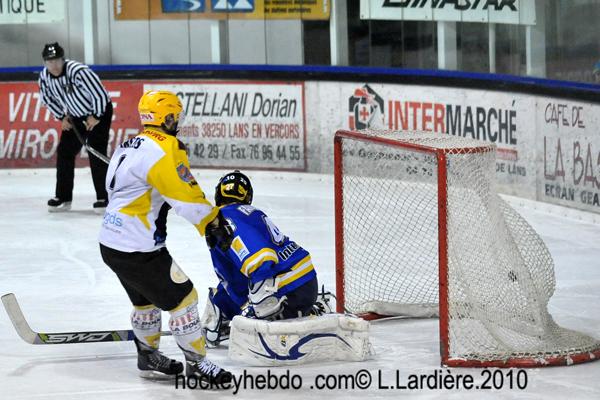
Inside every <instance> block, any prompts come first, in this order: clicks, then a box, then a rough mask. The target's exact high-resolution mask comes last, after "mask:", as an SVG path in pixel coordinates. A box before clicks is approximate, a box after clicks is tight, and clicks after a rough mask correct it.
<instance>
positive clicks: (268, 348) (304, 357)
mask: <svg viewBox="0 0 600 400" xmlns="http://www.w3.org/2000/svg"><path fill="white" fill-rule="evenodd" d="M372 354H373V351H372V347H371V343H370V342H369V323H368V322H367V321H365V320H363V319H360V318H357V317H353V316H349V315H343V314H325V315H321V316H319V317H315V316H311V317H303V318H295V319H289V320H283V321H265V320H259V319H251V318H245V317H242V316H236V317H234V318H233V321H232V322H231V333H230V337H229V357H230V358H231V359H232V360H236V361H242V362H244V363H246V364H248V365H253V366H281V365H297V364H305V363H310V362H316V361H333V360H336V361H364V360H366V359H367V358H369V356H370V355H372Z"/></svg>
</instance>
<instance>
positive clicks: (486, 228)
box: [336, 131, 600, 366]
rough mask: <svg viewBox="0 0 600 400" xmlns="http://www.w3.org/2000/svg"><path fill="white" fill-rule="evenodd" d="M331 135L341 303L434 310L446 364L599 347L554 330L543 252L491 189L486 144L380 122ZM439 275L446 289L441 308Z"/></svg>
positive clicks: (540, 359)
mask: <svg viewBox="0 0 600 400" xmlns="http://www.w3.org/2000/svg"><path fill="white" fill-rule="evenodd" d="M373 138H384V140H388V139H391V140H392V142H390V143H382V142H378V141H376V140H377V139H375V140H373ZM336 142H337V143H336V146H341V147H339V148H338V150H339V151H338V155H339V156H341V157H338V160H337V162H336V174H339V175H338V182H339V183H341V187H340V186H338V187H336V196H338V201H339V200H341V203H339V202H338V207H337V208H338V209H337V210H336V212H337V213H338V215H337V217H336V218H337V222H336V223H337V224H338V225H340V224H341V225H340V226H341V229H338V232H341V237H339V236H340V235H338V238H337V239H338V243H339V244H340V245H341V244H342V243H343V245H342V249H341V250H342V252H343V257H342V260H338V269H339V271H338V272H339V274H341V275H339V276H341V277H342V279H343V294H342V296H339V293H338V296H339V297H341V298H342V299H343V306H344V307H345V308H346V309H347V310H348V311H350V312H353V313H357V314H367V313H375V314H378V315H386V316H390V315H407V316H414V317H431V316H436V315H438V310H442V311H441V312H443V313H444V315H442V316H440V317H441V319H443V321H446V322H443V324H441V326H442V328H441V329H442V330H446V332H440V337H441V342H442V343H441V345H442V357H443V358H445V359H446V360H443V361H444V362H445V363H446V364H448V365H505V364H506V365H511V364H512V365H523V366H527V365H531V366H533V365H548V364H570V363H573V362H582V361H588V360H590V359H593V358H595V357H599V356H600V342H598V341H597V340H595V339H593V338H591V337H589V336H586V335H584V334H581V333H578V332H575V331H571V330H568V329H564V328H561V327H559V326H558V325H557V324H556V323H555V322H554V320H553V319H552V316H551V315H550V314H549V313H548V311H547V304H548V300H549V299H550V297H551V296H552V294H553V292H554V288H555V279H554V267H553V261H552V258H551V256H550V253H549V252H548V249H547V248H546V246H545V245H544V243H543V241H542V240H541V238H540V237H539V236H538V235H537V233H536V232H535V231H534V230H533V229H532V228H531V226H530V225H529V224H528V223H527V222H526V221H525V220H524V219H523V218H522V217H521V216H519V215H518V214H517V213H516V212H515V211H514V210H513V209H512V208H511V207H510V206H509V205H508V204H506V203H505V202H504V201H503V200H502V199H501V198H500V197H499V196H498V194H497V193H496V190H495V174H494V170H495V159H496V158H495V146H494V145H492V144H486V143H483V142H479V141H474V140H469V139H465V138H460V137H454V136H448V135H437V134H432V133H394V132H381V131H379V132H374V131H371V132H361V133H360V134H356V133H350V135H344V134H340V133H338V134H337V135H336ZM394 143H403V144H402V145H396V144H394ZM440 154H443V157H445V162H444V161H443V160H444V159H443V158H440V156H439V155H440ZM440 160H442V162H444V164H445V168H441V169H440V168H439V165H438V164H439V162H440ZM444 169H445V172H443V170H444ZM440 171H442V176H439V173H440ZM443 174H445V175H446V179H445V180H444V177H443ZM440 180H441V186H440V185H439V183H440ZM444 192H445V193H444ZM340 204H341V209H339V208H340V207H339V205H340ZM440 214H443V215H442V216H445V226H444V222H443V221H442V220H443V219H444V218H442V219H440V218H439V217H440ZM439 227H441V232H440V229H439ZM440 233H441V235H440ZM445 264H447V270H446V266H445ZM440 265H442V272H441V274H442V275H441V276H442V278H441V279H440V278H439V277H440ZM440 283H441V284H442V286H441V287H442V288H443V287H447V302H445V301H443V299H442V305H441V306H440V293H444V292H443V291H441V289H440V288H441V287H440ZM338 291H339V286H338ZM446 310H447V312H446ZM444 324H445V325H444Z"/></svg>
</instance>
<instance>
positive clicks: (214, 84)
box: [0, 80, 600, 213]
mask: <svg viewBox="0 0 600 400" xmlns="http://www.w3.org/2000/svg"><path fill="white" fill-rule="evenodd" d="M104 82H105V84H106V86H107V87H108V89H109V92H110V95H111V97H112V100H113V103H114V105H115V112H114V120H113V124H112V128H111V139H110V142H109V154H110V153H112V151H113V149H114V147H115V146H117V145H118V144H119V143H121V142H122V141H124V140H126V139H127V138H128V137H131V136H134V135H136V134H137V133H138V132H139V131H140V128H141V126H140V124H139V121H138V119H137V111H136V106H137V101H138V99H139V97H140V96H141V94H142V93H143V91H144V90H148V89H156V88H163V89H169V90H173V91H175V92H177V93H178V94H179V96H180V97H181V98H182V100H183V104H184V108H185V112H186V121H185V123H184V125H183V127H182V130H181V132H180V135H179V137H180V139H181V140H182V141H183V142H185V143H186V144H187V145H188V148H189V154H190V161H191V163H192V165H193V166H195V167H199V168H215V169H220V170H226V169H231V168H240V169H263V170H271V171H306V172H314V173H332V171H333V136H334V133H335V131H336V130H339V129H352V128H354V129H361V128H366V127H369V128H377V129H381V128H383V129H394V130H420V131H431V132H443V133H448V134H451V135H459V136H465V137H469V138H475V139H479V140H483V141H486V142H493V143H495V144H496V145H497V149H498V157H497V162H496V171H497V177H498V183H499V190H500V191H501V192H502V193H504V194H508V195H514V196H518V197H521V198H524V199H529V200H537V201H542V202H546V203H549V204H557V205H562V206H566V207H570V208H574V209H578V210H583V211H588V212H592V213H600V129H599V127H600V103H598V104H595V103H588V102H580V101H573V100H565V99H560V98H551V97H544V96H536V95H531V94H523V93H512V92H502V91H490V90H478V89H464V88H456V87H438V86H423V85H408V84H387V83H366V82H329V81H305V82H303V81H251V80H246V81H241V80H235V81H234V80H229V81H224V80H206V81H201V80H176V81H174V80H170V81H166V80H151V81H118V80H105V81H104ZM0 89H1V90H0V111H1V112H0V168H15V167H17V168H21V167H34V168H35V167H52V166H53V165H54V163H55V161H54V160H55V157H56V148H57V145H58V138H59V129H60V125H59V123H58V122H57V121H55V120H54V118H52V117H51V116H50V115H49V113H47V112H46V110H45V109H44V107H42V106H41V103H40V100H39V95H38V93H37V84H36V83H34V82H0ZM86 157H87V155H85V154H83V153H82V158H86ZM86 164H87V162H80V163H79V164H78V165H80V166H84V165H86Z"/></svg>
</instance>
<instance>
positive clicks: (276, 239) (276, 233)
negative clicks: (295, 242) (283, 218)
mask: <svg viewBox="0 0 600 400" xmlns="http://www.w3.org/2000/svg"><path fill="white" fill-rule="evenodd" d="M263 221H264V222H265V225H267V228H268V229H269V234H270V235H271V240H272V241H273V243H275V244H277V245H281V244H283V242H284V241H285V235H284V234H283V233H281V231H280V230H279V228H278V227H277V226H276V225H275V224H274V223H273V222H272V221H271V220H270V219H269V217H267V216H266V215H264V216H263Z"/></svg>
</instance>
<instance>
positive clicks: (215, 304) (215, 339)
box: [200, 286, 240, 347]
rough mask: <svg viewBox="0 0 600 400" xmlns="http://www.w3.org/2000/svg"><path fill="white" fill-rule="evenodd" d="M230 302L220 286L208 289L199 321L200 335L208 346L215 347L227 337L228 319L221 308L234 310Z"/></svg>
mask: <svg viewBox="0 0 600 400" xmlns="http://www.w3.org/2000/svg"><path fill="white" fill-rule="evenodd" d="M227 300H229V301H227ZM232 304H233V301H231V299H230V298H229V296H228V295H227V292H225V290H224V289H221V287H220V286H219V288H218V289H214V288H209V289H208V299H207V301H206V307H205V308H204V314H202V318H201V319H200V322H201V323H202V335H203V336H204V338H205V339H206V343H207V344H209V345H210V346H213V347H216V346H218V345H219V344H220V343H221V342H223V341H225V340H227V339H229V322H230V319H229V318H227V316H226V315H225V312H224V311H223V308H225V309H229V310H230V311H231V310H234V311H235V308H234V307H231V305H232ZM228 306H229V307H228ZM235 307H237V306H235ZM238 310H239V308H238ZM239 312H240V311H238V312H237V313H239ZM233 315H235V314H233Z"/></svg>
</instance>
